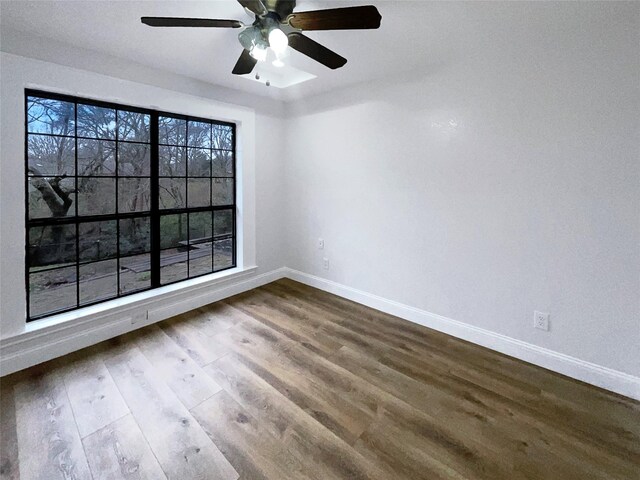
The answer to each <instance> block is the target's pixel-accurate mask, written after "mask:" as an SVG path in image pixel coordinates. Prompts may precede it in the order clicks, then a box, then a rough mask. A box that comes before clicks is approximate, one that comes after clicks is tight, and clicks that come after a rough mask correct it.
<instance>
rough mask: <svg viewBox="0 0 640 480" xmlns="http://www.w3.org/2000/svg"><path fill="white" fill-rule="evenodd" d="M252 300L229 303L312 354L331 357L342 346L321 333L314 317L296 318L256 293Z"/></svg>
mask: <svg viewBox="0 0 640 480" xmlns="http://www.w3.org/2000/svg"><path fill="white" fill-rule="evenodd" d="M251 298H252V301H251V302H249V303H244V301H243V302H241V303H237V304H236V303H234V302H233V301H230V302H229V303H230V304H231V305H234V306H236V307H237V308H239V309H242V311H243V312H245V313H247V314H248V315H249V316H250V317H251V318H252V319H254V320H257V321H259V322H261V323H263V324H265V325H267V326H269V327H270V328H272V329H274V330H276V331H278V332H280V333H281V334H283V335H285V336H286V337H288V338H290V339H291V340H293V341H295V342H298V343H299V344H300V345H302V346H303V347H305V348H308V349H309V350H311V351H312V352H315V353H319V354H321V355H323V356H330V355H332V354H333V353H335V352H336V351H337V350H338V349H339V348H340V347H341V346H342V344H341V343H339V342H338V341H337V340H336V339H334V338H331V337H330V336H328V335H327V334H325V333H323V332H319V331H318V327H319V325H320V324H319V323H316V324H314V323H313V321H312V317H303V318H295V317H292V316H290V315H287V314H286V313H285V312H283V311H281V309H280V308H275V307H273V306H271V305H268V304H267V303H266V301H265V297H264V296H263V295H261V294H259V293H254V294H253V295H252V297H251Z"/></svg>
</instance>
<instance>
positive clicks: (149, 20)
mask: <svg viewBox="0 0 640 480" xmlns="http://www.w3.org/2000/svg"><path fill="white" fill-rule="evenodd" d="M140 21H141V22H142V23H144V24H145V25H149V26H150V27H209V28H240V27H243V26H244V24H243V23H242V22H239V21H238V20H216V19H213V18H182V17H141V18H140Z"/></svg>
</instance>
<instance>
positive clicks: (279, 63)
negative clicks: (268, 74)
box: [271, 58, 284, 68]
mask: <svg viewBox="0 0 640 480" xmlns="http://www.w3.org/2000/svg"><path fill="white" fill-rule="evenodd" d="M271 65H273V66H274V67H278V68H282V67H284V62H283V61H282V60H280V59H279V58H276V59H275V60H274V61H273V62H272V63H271Z"/></svg>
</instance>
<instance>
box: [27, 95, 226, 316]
mask: <svg viewBox="0 0 640 480" xmlns="http://www.w3.org/2000/svg"><path fill="white" fill-rule="evenodd" d="M25 112H26V119H25V120H26V138H25V156H26V170H25V171H26V179H25V183H26V185H25V187H26V209H27V223H26V224H27V232H26V238H27V245H26V247H27V248H26V250H27V266H26V275H27V300H28V301H27V318H28V319H29V320H33V319H37V318H41V317H44V316H47V315H51V314H53V313H59V312H64V311H68V310H73V309H76V308H80V307H83V306H87V305H92V304H95V303H98V302H102V301H105V300H109V299H113V298H117V297H122V296H125V295H129V294H132V293H136V292H141V291H144V290H149V289H153V288H157V287H160V286H162V285H168V284H171V283H175V282H179V281H182V280H185V279H187V278H194V277H198V276H201V275H207V274H210V273H212V272H218V271H221V270H225V269H228V268H232V267H235V265H236V240H235V239H236V235H235V230H236V228H235V225H236V208H235V203H236V202H235V191H236V183H235V125H234V124H230V123H224V122H218V121H212V120H207V119H202V118H193V117H188V116H184V115H177V114H171V113H165V112H157V111H154V110H145V109H140V108H134V107H127V106H123V105H116V104H111V103H105V102H97V101H94V100H87V99H82V98H75V97H69V96H65V95H56V94H51V93H46V92H40V91H34V90H27V91H26V93H25Z"/></svg>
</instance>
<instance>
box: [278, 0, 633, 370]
mask: <svg viewBox="0 0 640 480" xmlns="http://www.w3.org/2000/svg"><path fill="white" fill-rule="evenodd" d="M516 5H518V3H517V2H516ZM503 7H504V6H503ZM503 7H500V8H503ZM538 8H554V9H555V10H556V11H557V16H556V23H554V24H548V23H546V24H538V23H536V9H538ZM525 10H527V11H526V12H524V11H523V12H522V14H521V15H520V16H518V15H514V16H513V24H511V25H508V26H505V31H491V32H482V26H481V25H480V26H479V28H478V30H479V35H478V37H477V44H476V45H469V46H468V51H467V52H466V53H465V54H462V55H461V56H460V58H458V59H456V60H455V61H453V62H452V63H450V64H446V65H438V66H436V67H434V70H433V71H432V72H430V73H428V74H424V75H416V76H415V78H412V79H407V78H392V79H389V80H388V81H386V82H379V83H375V84H371V83H370V84H364V83H363V84H361V85H358V86H356V87H354V88H351V89H348V90H345V91H340V92H333V93H331V94H330V95H324V96H321V97H317V98H313V99H310V100H309V101H307V102H302V103H298V104H294V105H292V106H290V108H289V111H290V115H291V116H292V117H291V118H290V119H289V120H288V121H287V132H286V139H287V145H288V149H287V165H286V171H287V205H288V211H287V219H288V224H287V232H288V242H289V243H288V245H289V248H288V252H289V256H288V259H287V265H288V266H289V267H292V268H293V269H296V270H300V271H302V272H305V273H309V274H312V275H317V276H320V277H323V278H327V279H329V280H332V281H335V282H338V283H340V284H343V285H347V286H349V287H352V288H356V289H359V290H363V291H365V292H369V293H371V294H374V295H379V296H381V297H384V298H386V299H391V300H393V301H397V302H401V303H403V304H406V305H409V306H412V307H415V308H419V309H422V310H426V311H428V312H432V313H435V314H438V315H442V316H445V317H448V318H451V319H454V320H457V321H461V322H465V323H467V324H469V325H471V326H474V327H480V328H483V329H486V330H489V331H491V332H496V333H498V334H502V335H506V336H508V337H511V338H513V339H517V340H521V341H524V342H527V343H530V344H533V345H538V346H541V347H544V348H548V349H550V350H553V351H555V352H560V353H563V354H566V355H570V356H572V357H575V358H577V359H581V360H584V361H587V362H593V363H595V364H597V365H600V366H604V367H609V368H611V369H615V370H618V371H621V372H626V373H629V374H632V375H636V376H640V354H639V349H638V345H640V323H639V322H640V158H639V145H640V135H639V132H640V128H639V127H640V101H639V100H640V91H639V89H640V62H639V51H640V49H639V45H640V37H639V34H638V11H639V9H638V8H637V5H632V4H630V3H627V4H621V3H618V4H612V3H607V4H604V3H597V2H596V3H592V4H586V3H579V4H576V3H573V4H571V3H566V4H557V3H556V4H552V5H549V4H538V5H533V6H532V5H531V4H529V5H527V6H526V9H525ZM525 13H526V15H525ZM471 37H473V36H471ZM419 52H420V49H419V48H416V54H419ZM318 237H323V238H324V239H325V241H326V247H325V250H324V251H320V250H318V249H317V248H316V241H317V238H318ZM323 256H326V257H328V258H329V259H330V269H329V270H328V271H327V270H323V269H322V262H321V260H322V257H323ZM534 310H540V311H544V312H549V313H550V314H551V331H550V332H543V331H540V330H534V329H533V328H532V323H533V311H534Z"/></svg>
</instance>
